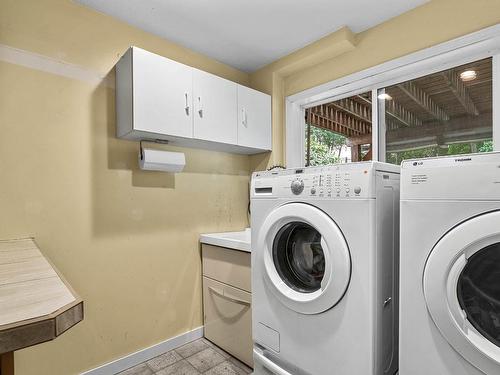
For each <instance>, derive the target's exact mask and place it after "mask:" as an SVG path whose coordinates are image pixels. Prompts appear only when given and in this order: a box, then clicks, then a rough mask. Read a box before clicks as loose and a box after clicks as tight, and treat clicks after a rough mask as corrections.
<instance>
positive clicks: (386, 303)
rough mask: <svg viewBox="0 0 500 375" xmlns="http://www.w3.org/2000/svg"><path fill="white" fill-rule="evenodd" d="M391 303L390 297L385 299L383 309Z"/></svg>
mask: <svg viewBox="0 0 500 375" xmlns="http://www.w3.org/2000/svg"><path fill="white" fill-rule="evenodd" d="M391 302H392V297H387V298H386V299H385V301H384V307H386V306H387V305H388V304H389V303H391Z"/></svg>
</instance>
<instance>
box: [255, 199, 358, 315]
mask: <svg viewBox="0 0 500 375" xmlns="http://www.w3.org/2000/svg"><path fill="white" fill-rule="evenodd" d="M256 248H257V249H259V253H258V255H257V261H258V262H259V265H258V266H259V267H262V269H263V277H264V281H265V283H266V285H267V286H268V287H269V289H270V290H271V291H272V292H273V294H274V295H275V296H276V298H277V299H278V300H279V301H281V303H283V304H284V305H285V306H287V307H288V308H290V309H292V310H294V311H296V312H299V313H302V314H318V313H321V312H323V311H325V310H328V309H329V308H331V307H333V306H335V305H336V304H337V303H338V302H339V301H340V300H341V299H342V297H343V295H344V293H345V291H346V289H347V286H348V285H349V280H350V277H351V257H350V254H349V248H348V246H347V243H346V241H345V239H344V236H343V234H342V232H341V231H340V229H339V228H338V226H337V225H336V224H335V222H334V221H333V220H332V219H331V218H330V217H329V216H328V215H326V214H325V213H324V212H323V211H321V210H320V209H318V208H316V207H314V206H311V205H308V204H305V203H289V204H285V205H283V206H280V207H278V208H276V209H275V210H274V211H272V212H271V213H270V214H269V216H268V217H267V218H266V220H265V221H264V223H263V225H262V227H261V230H260V232H259V235H258V237H257V244H256Z"/></svg>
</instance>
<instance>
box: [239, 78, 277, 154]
mask: <svg viewBox="0 0 500 375" xmlns="http://www.w3.org/2000/svg"><path fill="white" fill-rule="evenodd" d="M238 145H240V146H245V147H252V148H258V149H262V150H271V97H270V96H269V95H267V94H264V93H262V92H259V91H256V90H253V89H251V88H248V87H245V86H241V85H238Z"/></svg>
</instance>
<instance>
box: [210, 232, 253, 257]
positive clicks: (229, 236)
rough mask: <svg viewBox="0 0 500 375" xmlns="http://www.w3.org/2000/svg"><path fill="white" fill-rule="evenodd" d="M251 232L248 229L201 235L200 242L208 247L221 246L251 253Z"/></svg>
mask: <svg viewBox="0 0 500 375" xmlns="http://www.w3.org/2000/svg"><path fill="white" fill-rule="evenodd" d="M250 239H251V232H250V228H246V229H245V230H243V231H239V232H222V233H205V234H200V242H201V243H204V244H207V245H214V246H221V247H226V248H229V249H234V250H240V251H246V252H248V253H250V252H251V246H250Z"/></svg>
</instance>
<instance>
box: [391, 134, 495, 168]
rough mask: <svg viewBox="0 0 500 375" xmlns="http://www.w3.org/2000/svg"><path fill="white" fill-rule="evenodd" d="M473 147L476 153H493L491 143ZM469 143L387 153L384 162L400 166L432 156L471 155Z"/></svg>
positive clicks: (478, 143) (485, 142)
mask: <svg viewBox="0 0 500 375" xmlns="http://www.w3.org/2000/svg"><path fill="white" fill-rule="evenodd" d="M472 144H474V145H475V148H476V150H477V152H489V151H493V141H491V140H488V141H483V142H477V143H472ZM472 144H471V143H455V144H451V145H445V146H441V147H440V146H432V147H425V148H419V149H416V150H408V151H401V152H388V153H387V155H386V160H387V162H388V163H392V164H400V163H401V162H402V161H403V160H406V159H418V158H428V157H432V156H445V155H460V154H470V153H473V152H474V151H473V147H472Z"/></svg>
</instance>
